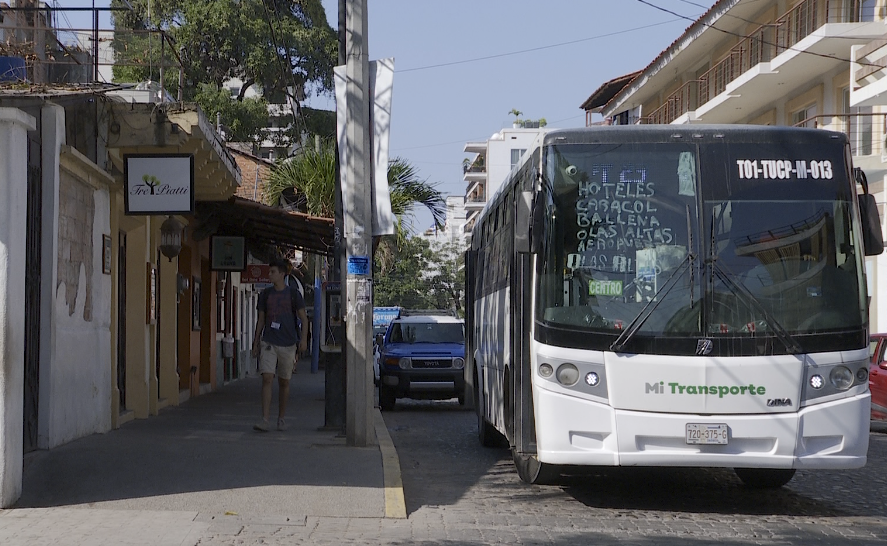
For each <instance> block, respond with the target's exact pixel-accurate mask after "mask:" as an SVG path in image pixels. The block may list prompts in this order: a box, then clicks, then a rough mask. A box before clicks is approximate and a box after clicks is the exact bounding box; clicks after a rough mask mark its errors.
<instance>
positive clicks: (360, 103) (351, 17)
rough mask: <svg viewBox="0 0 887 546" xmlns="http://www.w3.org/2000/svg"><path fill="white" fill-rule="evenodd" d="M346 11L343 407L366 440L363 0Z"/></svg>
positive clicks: (359, 438) (359, 441)
mask: <svg viewBox="0 0 887 546" xmlns="http://www.w3.org/2000/svg"><path fill="white" fill-rule="evenodd" d="M346 11H347V13H346V17H345V55H346V57H345V78H346V97H347V98H346V102H347V115H346V118H345V131H346V135H347V137H346V146H347V147H348V154H347V165H345V177H344V180H345V184H344V186H343V188H342V191H343V193H345V194H347V196H348V197H347V198H345V199H343V201H344V202H345V203H346V207H345V210H344V213H345V218H344V220H345V251H346V257H347V271H345V272H343V273H346V286H345V290H346V294H347V300H346V305H347V307H346V309H347V320H346V338H347V343H346V349H345V366H346V374H345V375H346V410H345V436H346V441H347V443H348V445H350V446H358V447H363V446H366V445H368V443H369V439H370V434H369V431H370V430H371V422H370V420H371V419H370V418H371V415H372V401H373V400H372V395H371V382H370V376H369V373H368V372H369V369H370V367H369V365H368V363H369V362H370V359H371V358H372V345H371V341H370V334H371V326H372V323H373V303H372V283H373V277H372V275H373V268H372V237H373V216H372V197H371V180H372V154H371V146H370V103H371V101H372V97H371V96H370V91H369V90H370V85H369V84H370V75H369V56H368V53H367V27H368V25H367V0H348V2H347V8H346Z"/></svg>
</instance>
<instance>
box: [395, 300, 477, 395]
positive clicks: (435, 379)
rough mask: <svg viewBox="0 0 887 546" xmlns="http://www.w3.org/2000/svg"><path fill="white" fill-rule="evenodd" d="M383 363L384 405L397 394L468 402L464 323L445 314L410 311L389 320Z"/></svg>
mask: <svg viewBox="0 0 887 546" xmlns="http://www.w3.org/2000/svg"><path fill="white" fill-rule="evenodd" d="M380 361H381V362H380V366H379V406H380V407H381V409H382V411H390V410H392V409H394V404H395V402H396V401H397V399H398V398H416V399H423V400H429V399H430V400H446V399H448V398H458V399H459V404H462V405H464V404H465V378H464V377H463V376H462V369H463V368H464V367H465V323H464V321H462V320H460V319H457V318H454V317H446V316H434V315H428V316H405V317H401V318H397V319H394V320H393V321H391V324H389V325H388V330H387V331H386V332H385V337H384V339H383V341H382V352H381V358H380Z"/></svg>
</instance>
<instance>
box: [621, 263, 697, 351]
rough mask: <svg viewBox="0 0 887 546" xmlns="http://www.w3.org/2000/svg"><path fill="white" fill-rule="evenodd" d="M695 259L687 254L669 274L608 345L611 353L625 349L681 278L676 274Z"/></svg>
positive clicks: (690, 265) (689, 265) (690, 264)
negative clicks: (629, 322) (660, 286)
mask: <svg viewBox="0 0 887 546" xmlns="http://www.w3.org/2000/svg"><path fill="white" fill-rule="evenodd" d="M695 257H696V255H695V254H694V253H693V252H688V253H687V255H686V256H685V257H684V259H683V261H681V263H680V265H679V266H678V267H677V268H675V270H674V272H673V273H672V274H671V276H670V277H669V278H668V280H667V281H665V284H663V285H662V288H660V289H659V290H657V291H656V293H655V294H653V297H652V298H651V299H650V301H648V302H647V305H645V306H644V308H643V309H641V312H640V313H638V315H637V316H636V317H634V320H632V321H631V324H629V325H628V328H626V329H625V330H623V331H622V333H621V334H620V335H619V337H618V338H616V341H614V342H613V343H612V344H611V345H610V350H611V351H613V352H614V353H618V352H621V351H622V349H623V348H624V347H625V344H626V343H628V342H629V340H631V338H632V337H633V336H634V335H635V334H636V333H637V331H638V330H640V329H641V327H642V326H643V325H644V323H645V322H647V319H648V318H650V315H652V314H653V311H655V310H656V308H657V307H659V304H660V303H662V300H664V299H665V296H666V295H668V293H669V292H670V291H671V289H672V288H674V285H675V284H677V281H678V280H679V279H680V278H681V276H680V275H678V273H681V272H682V271H684V269H686V268H687V267H692V264H693V260H694V259H695Z"/></svg>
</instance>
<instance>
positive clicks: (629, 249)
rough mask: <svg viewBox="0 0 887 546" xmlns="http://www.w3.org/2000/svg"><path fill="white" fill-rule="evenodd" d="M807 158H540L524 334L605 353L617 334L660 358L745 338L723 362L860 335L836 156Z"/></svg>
mask: <svg viewBox="0 0 887 546" xmlns="http://www.w3.org/2000/svg"><path fill="white" fill-rule="evenodd" d="M817 150H818V148H817V147H811V146H809V145H802V144H792V143H784V142H779V143H774V142H765V143H761V142H748V143H734V144H731V145H729V146H727V145H725V144H724V143H722V142H711V141H710V140H709V141H707V142H700V143H695V142H643V143H637V142H632V143H610V144H570V145H567V144H564V145H556V146H550V147H548V148H547V149H546V150H545V153H544V159H543V163H544V167H543V170H544V175H543V180H544V190H543V193H542V196H541V197H542V205H543V206H545V207H546V208H547V210H546V214H545V215H544V216H545V222H546V225H545V241H544V242H545V244H544V249H545V250H544V251H543V253H542V255H541V256H540V261H539V267H540V275H539V279H540V286H539V290H538V302H537V317H536V319H537V324H538V325H539V327H540V328H541V329H542V330H546V329H547V330H548V333H549V334H551V339H549V341H554V342H556V340H557V339H559V338H563V337H564V336H567V335H569V334H568V332H574V331H576V330H581V331H583V332H589V333H591V334H596V333H597V334H600V335H597V336H596V335H591V336H585V337H584V338H583V339H585V340H586V342H585V345H586V346H588V347H589V348H596V349H602V350H607V349H611V348H613V347H614V346H620V347H621V344H622V343H624V342H625V341H626V333H627V330H629V329H630V330H631V331H630V337H631V338H633V339H632V343H633V345H629V347H634V349H636V350H639V351H640V350H652V349H650V348H651V347H653V346H655V347H656V350H657V351H658V352H662V353H666V354H667V353H668V352H669V349H668V340H669V339H677V338H691V337H692V338H714V339H718V338H721V339H729V340H733V341H736V340H740V341H741V340H743V339H746V340H749V341H752V342H753V343H747V344H745V345H743V344H742V343H738V344H737V343H734V344H733V345H731V346H730V347H731V348H730V349H729V350H728V351H727V352H725V353H722V354H736V355H739V354H747V353H749V352H755V353H756V354H759V353H760V352H762V351H766V352H768V353H781V352H797V351H798V350H800V349H801V348H802V347H804V348H805V349H807V348H809V343H811V342H812V341H811V340H812V338H814V337H815V338H816V339H817V343H819V344H820V345H818V346H817V347H818V348H820V349H821V348H822V340H823V339H827V337H826V338H823V337H822V334H829V333H831V334H835V335H842V334H845V333H847V332H848V331H854V330H857V331H858V330H860V329H864V327H865V323H866V317H865V312H864V309H865V306H864V302H863V301H862V295H863V294H864V290H863V289H862V286H861V283H862V275H861V257H860V254H861V252H860V249H857V248H854V245H853V241H854V240H855V239H854V237H853V234H852V230H853V222H852V213H851V210H852V209H853V200H852V199H854V198H855V194H853V193H852V192H851V190H852V185H851V184H850V182H849V180H848V173H847V169H846V167H845V161H844V157H843V149H842V148H841V147H840V146H831V147H829V148H828V149H824V150H821V151H819V152H818V151H817ZM813 334H816V335H815V336H814V335H813ZM805 336H807V341H806V343H807V346H805V341H804V340H805ZM573 338H574V339H575V336H573ZM617 339H619V340H620V344H616V343H615V341H616V340H617ZM835 343H836V344H837V343H838V341H837V340H836V342H835ZM836 346H837V345H836ZM682 347H686V344H683V345H682ZM614 350H618V349H614ZM683 350H686V349H681V350H678V351H677V352H679V353H680V352H681V351H683Z"/></svg>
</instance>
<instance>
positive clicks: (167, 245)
mask: <svg viewBox="0 0 887 546" xmlns="http://www.w3.org/2000/svg"><path fill="white" fill-rule="evenodd" d="M184 229H185V226H183V225H182V223H181V222H179V221H178V220H176V219H175V218H173V217H172V216H170V217H169V218H167V219H166V220H164V221H163V223H162V224H160V252H161V253H162V254H163V255H164V256H166V257H167V258H169V261H172V259H173V258H175V257H176V256H178V255H179V252H181V251H182V231H183V230H184Z"/></svg>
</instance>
